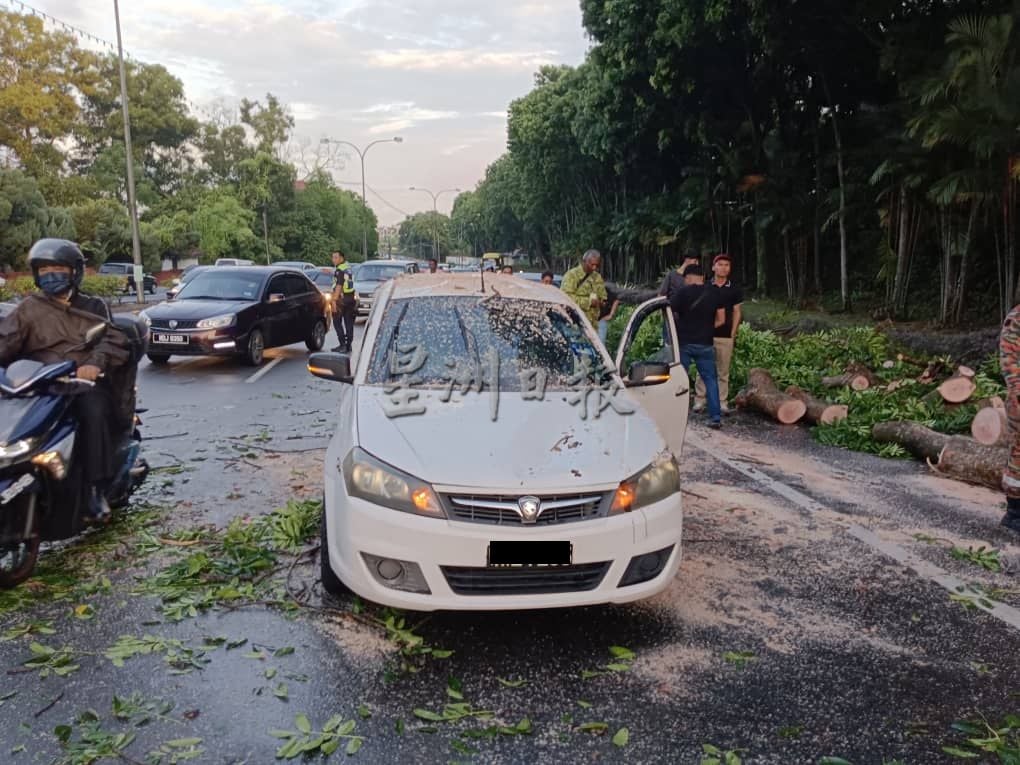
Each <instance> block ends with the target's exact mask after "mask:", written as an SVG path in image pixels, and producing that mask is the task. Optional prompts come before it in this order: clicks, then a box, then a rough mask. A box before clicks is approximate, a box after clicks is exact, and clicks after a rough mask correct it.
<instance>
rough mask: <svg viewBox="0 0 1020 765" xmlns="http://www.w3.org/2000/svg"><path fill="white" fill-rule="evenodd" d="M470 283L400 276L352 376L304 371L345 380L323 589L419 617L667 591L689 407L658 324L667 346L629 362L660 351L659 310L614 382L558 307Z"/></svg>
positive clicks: (550, 299)
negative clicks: (651, 349) (351, 594)
mask: <svg viewBox="0 0 1020 765" xmlns="http://www.w3.org/2000/svg"><path fill="white" fill-rule="evenodd" d="M484 284H485V291H484V292H483V291H482V275H481V274H478V273H474V274H456V273H455V274H434V275H427V274H426V275H418V276H398V277H396V278H395V279H393V280H391V281H389V282H387V283H386V284H384V285H382V286H380V288H379V289H378V290H377V291H376V300H375V304H374V306H373V307H372V313H371V315H370V316H369V319H368V323H367V326H366V328H365V334H364V336H363V338H362V343H361V346H360V348H359V349H357V353H356V357H355V358H356V361H355V362H354V363H353V366H352V359H351V357H348V356H347V355H341V354H328V353H321V354H315V355H313V356H312V357H311V358H310V359H309V362H308V368H309V371H310V372H311V373H312V374H314V375H316V376H318V377H322V378H324V379H329V380H334V381H338V382H341V383H343V385H342V387H340V389H339V390H340V411H339V417H338V420H337V421H338V422H339V423H340V425H339V427H338V429H337V431H336V434H335V435H334V437H333V439H332V441H331V443H330V446H329V449H328V450H327V453H326V460H325V480H324V483H325V493H324V513H323V524H322V545H321V549H322V559H321V564H322V565H321V576H322V584H323V587H324V588H325V589H326V590H327V591H328V592H331V593H334V594H338V593H341V592H343V591H344V590H345V589H349V590H352V591H353V592H354V593H356V594H357V595H360V596H361V597H363V598H365V599H367V600H369V601H373V602H375V603H379V604H383V605H387V606H392V607H397V608H406V609H411V610H419V611H433V610H466V609H476V610H501V609H533V608H552V607H567V606H581V605H591V604H596V603H622V602H626V601H633V600H638V599H642V598H646V597H649V596H651V595H653V594H655V593H657V592H659V591H661V590H663V589H665V588H666V587H667V586H669V584H670V582H671V581H672V580H673V578H674V576H675V574H676V571H677V567H678V566H679V564H680V557H681V548H680V539H681V532H682V528H683V508H682V503H681V494H680V478H679V468H678V465H677V460H678V459H679V456H680V453H681V451H682V448H683V440H684V433H685V430H686V425H687V406H688V403H687V402H688V397H687V395H685V394H686V393H687V392H688V390H689V380H688V378H687V374H686V372H685V371H684V369H683V366H682V365H681V364H679V362H678V361H677V360H678V359H679V349H678V347H677V344H676V339H675V333H674V332H673V325H672V320H668V322H669V323H668V327H669V332H668V333H665V336H666V337H667V338H669V344H670V346H671V347H660V349H659V350H658V352H657V353H656V354H655V355H656V358H654V359H652V360H650V361H649V360H647V359H644V358H640V356H641V355H642V354H644V355H648V354H647V352H646V351H644V350H642V349H647V348H649V347H650V346H652V345H654V344H655V343H658V345H659V346H662V342H663V341H662V338H663V336H664V333H663V331H662V324H661V322H660V319H661V318H662V317H665V316H666V315H667V314H668V311H667V310H665V309H666V308H667V304H666V301H665V298H657V299H655V300H652V301H649V302H648V303H645V304H644V305H642V306H640V307H639V308H638V309H637V310H636V311H635V312H634V314H633V316H632V318H631V320H630V324H629V325H628V328H627V330H626V332H625V334H624V338H623V341H622V342H621V346H620V352H619V354H618V357H617V360H616V362H615V366H616V367H619V368H623V365H626V367H627V369H626V373H627V377H626V379H624V378H621V377H620V375H619V373H617V372H616V371H615V369H614V362H613V360H612V359H610V358H609V357H608V355H607V353H606V351H605V350H604V347H603V346H602V344H601V343H600V342H599V340H598V336H597V333H596V332H595V331H594V329H593V328H592V326H591V324H590V323H589V321H588V320H587V318H585V317H584V316H583V315H582V314H581V313H580V311H578V310H577V309H576V307H575V306H573V305H572V304H571V303H570V302H569V299H567V298H566V297H565V296H564V295H563V293H562V292H561V291H560V290H558V289H556V288H555V287H551V286H546V285H543V284H536V283H532V282H528V281H525V280H524V279H518V278H515V277H512V276H503V275H501V274H497V275H486V276H485V277H484ZM635 340H637V342H635ZM635 354H636V355H637V357H636V358H635ZM497 362H498V363H497ZM543 377H544V380H545V385H544V391H540V388H541V386H540V385H539V382H540V381H541V380H542V378H543ZM480 380H481V381H482V382H481V386H479V381H480ZM497 385H498V389H497ZM479 387H481V390H480V391H479Z"/></svg>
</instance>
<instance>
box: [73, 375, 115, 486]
mask: <svg viewBox="0 0 1020 765" xmlns="http://www.w3.org/2000/svg"><path fill="white" fill-rule="evenodd" d="M71 411H72V412H73V413H74V416H75V419H77V421H78V434H77V436H76V437H75V442H74V451H75V459H76V460H80V461H81V466H82V468H83V469H84V471H85V482H86V483H88V484H95V483H109V482H110V481H112V480H113V478H114V476H115V475H116V465H114V464H113V463H114V457H115V456H116V455H115V450H116V444H115V443H114V427H115V424H114V420H115V419H116V418H115V417H114V405H113V396H112V395H111V394H110V391H109V390H108V389H107V388H106V386H105V385H103V383H102V382H100V383H99V384H98V385H96V387H94V388H92V389H91V390H90V391H89V392H88V393H81V394H78V395H77V396H75V400H74V403H73V404H72V405H71Z"/></svg>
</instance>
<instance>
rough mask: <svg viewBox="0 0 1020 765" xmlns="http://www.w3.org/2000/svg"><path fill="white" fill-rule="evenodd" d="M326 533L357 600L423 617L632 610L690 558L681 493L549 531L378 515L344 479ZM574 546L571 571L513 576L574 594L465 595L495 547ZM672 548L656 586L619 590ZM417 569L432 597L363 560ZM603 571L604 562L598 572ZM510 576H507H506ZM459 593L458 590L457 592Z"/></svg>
mask: <svg viewBox="0 0 1020 765" xmlns="http://www.w3.org/2000/svg"><path fill="white" fill-rule="evenodd" d="M325 488H326V505H325V507H326V511H325V512H326V530H327V539H328V548H329V560H330V565H331V567H332V568H333V571H334V572H335V573H336V575H337V576H338V577H339V578H340V579H341V580H342V581H343V582H344V584H345V585H347V587H349V588H350V589H351V590H352V591H353V592H355V593H356V594H358V595H360V596H361V597H363V598H365V599H367V600H370V601H372V602H375V603H379V604H381V605H385V606H391V607H394V608H404V609H409V610H415V611H436V610H451V611H462V610H474V611H499V610H524V609H540V608H568V607H575V606H589V605H597V604H602V603H626V602H630V601H635V600H641V599H644V598H648V597H651V596H652V595H655V594H656V593H658V592H661V591H662V590H664V589H665V588H666V587H668V586H669V584H670V582H672V580H673V578H674V576H675V575H676V571H677V568H678V567H679V565H680V560H681V547H680V539H681V536H682V532H683V508H682V501H681V495H680V494H679V493H677V494H675V495H674V496H673V497H671V498H669V499H668V500H664V501H663V502H659V503H657V504H655V505H652V506H650V507H647V508H644V509H642V510H638V511H636V512H633V513H627V514H624V515H616V516H611V517H608V518H598V519H595V520H588V521H578V522H573V523H561V524H555V525H543V526H506V525H499V526H497V525H488V524H480V523H468V522H460V521H449V520H438V519H433V518H424V517H419V516H416V515H411V514H409V513H402V512H399V511H396V510H390V509H387V508H383V507H379V506H378V505H374V504H372V503H369V502H366V501H364V500H361V499H358V498H352V497H349V496H348V495H347V492H346V486H345V485H344V483H343V479H342V477H341V476H340V475H339V474H338V473H333V475H328V476H327V477H326V487H325ZM492 541H560V542H562V541H569V542H570V543H571V545H572V546H573V566H572V567H571V569H572V570H570V571H567V570H564V569H559V570H557V569H556V568H555V567H552V568H544V569H543V568H538V569H536V568H533V567H532V568H524V569H521V568H514V569H512V570H510V571H512V572H515V574H516V575H518V576H520V575H525V576H526V575H528V574H535V575H539V576H540V575H542V571H547V572H549V573H550V574H551V575H552V578H554V579H555V578H557V577H558V581H560V583H561V584H562V582H563V581H565V580H567V581H573V582H575V583H576V589H570V588H569V587H568V590H569V591H563V589H562V588H559V590H560V591H556V592H541V593H531V592H529V593H527V594H479V593H478V591H476V592H474V593H472V594H458V592H455V591H454V587H458V589H461V591H462V592H463V584H464V582H465V581H466V580H465V576H467V577H468V579H470V578H471V573H470V572H467V571H465V570H466V569H470V570H472V571H473V572H474V573H475V574H478V575H481V577H483V578H484V577H485V576H486V575H489V574H491V573H492V572H493V569H491V568H488V567H487V553H488V546H489V542H492ZM667 548H672V552H671V554H670V555H669V559H668V562H667V563H666V564H665V567H664V568H663V570H662V571H661V572H660V573H659V574H658V575H657V576H655V577H654V578H653V579H651V580H650V581H647V582H643V583H641V584H634V585H629V586H625V587H620V586H619V585H620V581H621V579H622V578H623V576H624V573H625V572H626V571H627V567H628V565H629V564H630V562H631V560H632V559H633V558H634V557H636V556H639V555H644V554H649V553H654V552H656V551H660V550H664V549H667ZM365 554H367V555H369V556H375V557H376V558H384V559H392V560H397V561H407V562H411V563H415V564H417V565H418V566H419V567H420V569H421V573H422V575H423V577H424V579H425V582H426V583H427V585H428V588H429V590H430V591H431V592H430V594H421V593H413V592H405V591H402V590H397V589H393V588H391V587H388V586H385V585H383V584H382V583H380V582H379V581H378V580H377V579H376V577H375V576H373V574H372V573H371V572H370V570H369V568H368V565H369V564H368V563H367V562H366V560H365V557H364V555H365ZM597 564H605V565H604V566H601V567H600V566H598V565H597ZM603 569H604V571H603ZM504 570H505V569H504ZM451 585H452V586H451Z"/></svg>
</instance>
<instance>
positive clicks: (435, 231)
mask: <svg viewBox="0 0 1020 765" xmlns="http://www.w3.org/2000/svg"><path fill="white" fill-rule="evenodd" d="M411 191H424V192H425V193H426V194H428V195H429V196H430V197H432V212H433V214H434V217H433V219H432V224H433V228H432V244H433V247H432V257H433V258H435V259H436V262H437V263H438V262H439V210H438V209H437V208H438V201H439V197H441V196H442V195H443V194H459V193H460V189H443V190H442V191H440V192H437V193H435V194H433V193H432V192H431V191H430V190H429V189H423V188H421V187H420V186H412V187H411Z"/></svg>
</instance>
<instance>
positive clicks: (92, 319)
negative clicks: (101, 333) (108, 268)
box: [0, 295, 131, 372]
mask: <svg viewBox="0 0 1020 765" xmlns="http://www.w3.org/2000/svg"><path fill="white" fill-rule="evenodd" d="M110 319H111V317H110V309H109V308H107V306H106V303H104V302H103V301H102V300H99V299H98V298H92V297H88V296H86V295H75V297H74V298H73V299H72V300H71V303H70V304H68V303H64V302H61V301H59V300H55V299H53V298H48V297H45V296H43V295H28V296H27V297H25V298H24V300H22V301H21V302H20V303H18V306H17V307H16V308H15V309H14V311H12V312H11V313H10V314H9V315H8V316H7V317H6V318H4V320H3V321H0V366H7V365H8V364H10V363H11V362H12V361H16V360H18V359H31V360H32V361H38V362H40V363H43V364H56V363H57V362H59V361H64V360H66V359H70V360H71V361H74V362H75V363H77V364H78V365H79V366H85V365H87V364H91V365H93V366H97V367H99V368H100V369H101V370H103V372H112V371H114V370H115V369H116V368H117V367H118V366H121V365H123V364H125V363H126V362H127V361H128V359H130V357H131V354H130V350H129V346H128V343H127V338H126V337H124V335H123V333H121V332H120V331H119V330H117V329H116V328H115V327H113V326H112V325H111V327H110V330H109V331H108V332H107V333H106V336H105V337H104V338H103V339H102V340H101V341H100V342H99V344H98V345H97V346H96V347H95V348H93V349H92V350H88V351H86V350H72V349H73V348H74V347H75V346H77V345H81V344H82V343H84V342H85V333H86V332H87V331H88V330H89V328H90V327H93V326H95V325H96V324H97V323H98V322H100V321H105V322H109V321H110Z"/></svg>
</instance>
